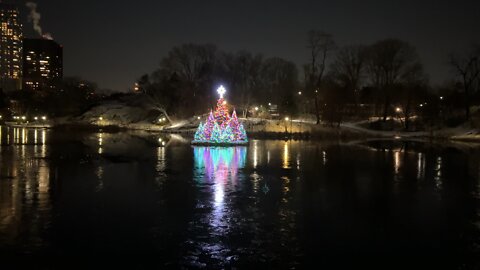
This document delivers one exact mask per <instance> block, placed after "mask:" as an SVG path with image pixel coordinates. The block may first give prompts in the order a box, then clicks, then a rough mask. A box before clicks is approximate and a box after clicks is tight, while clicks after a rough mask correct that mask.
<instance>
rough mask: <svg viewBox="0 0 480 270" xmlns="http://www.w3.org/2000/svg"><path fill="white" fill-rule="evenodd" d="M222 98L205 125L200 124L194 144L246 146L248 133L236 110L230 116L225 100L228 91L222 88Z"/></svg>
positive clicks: (220, 92) (220, 89)
mask: <svg viewBox="0 0 480 270" xmlns="http://www.w3.org/2000/svg"><path fill="white" fill-rule="evenodd" d="M217 91H218V94H219V95H220V98H219V99H218V101H217V107H216V108H215V111H214V112H212V111H211V112H210V114H209V116H208V119H207V121H206V122H205V123H200V125H199V126H198V128H197V131H196V132H195V137H194V140H193V141H192V143H193V144H232V145H234V144H246V143H248V138H247V133H246V132H245V128H244V127H243V125H242V123H240V121H238V118H237V113H236V112H235V110H234V111H233V113H232V116H231V117H230V115H229V114H228V108H227V102H226V101H225V99H224V98H223V95H224V94H225V92H226V90H225V88H223V86H221V87H220V88H219V89H218V90H217Z"/></svg>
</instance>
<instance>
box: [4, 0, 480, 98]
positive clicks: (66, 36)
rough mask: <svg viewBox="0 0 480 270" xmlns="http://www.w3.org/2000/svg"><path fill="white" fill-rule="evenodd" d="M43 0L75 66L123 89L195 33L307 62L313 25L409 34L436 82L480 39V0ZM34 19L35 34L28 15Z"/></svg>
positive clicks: (339, 34) (45, 16)
mask: <svg viewBox="0 0 480 270" xmlns="http://www.w3.org/2000/svg"><path fill="white" fill-rule="evenodd" d="M10 2H15V1H10ZM24 2H25V1H17V3H20V5H22V6H23V5H24V4H23V3H24ZM36 2H37V4H38V11H39V12H40V13H41V14H42V27H43V29H44V30H45V31H46V32H51V33H52V35H53V37H54V38H55V39H56V40H57V41H58V42H59V43H61V44H63V45H64V54H65V60H64V61H65V63H64V64H65V73H66V75H79V76H81V77H84V78H85V79H89V80H92V81H95V82H97V83H98V84H99V85H100V87H104V88H111V89H116V90H122V91H126V90H127V89H128V88H129V87H131V85H132V84H133V82H134V80H135V79H136V78H138V77H139V76H140V75H141V74H144V73H148V72H151V71H152V70H153V69H154V68H155V67H156V66H157V65H158V63H159V61H160V59H161V58H162V57H163V56H165V55H166V54H167V52H168V50H169V49H170V48H171V47H172V46H174V45H178V44H182V43H186V42H193V43H213V44H216V45H217V46H218V47H219V48H221V49H224V50H227V51H233V50H240V49H245V50H249V51H251V52H254V53H263V54H265V55H266V56H279V57H282V58H285V59H289V60H292V61H294V62H295V63H297V64H298V65H300V64H302V63H304V62H305V61H307V54H308V53H307V51H306V49H305V39H306V38H305V36H306V32H307V31H308V30H310V29H319V30H323V31H326V32H330V33H332V34H333V35H334V37H335V39H336V41H337V43H338V44H339V45H347V44H370V43H372V42H374V41H376V40H379V39H383V38H391V37H393V38H400V39H403V40H406V41H408V42H410V43H411V44H412V45H414V46H415V47H417V49H418V52H419V54H420V56H421V58H422V60H423V62H424V64H425V68H426V71H427V72H428V74H429V75H430V80H431V82H432V83H434V84H436V83H440V82H442V81H444V80H446V79H448V78H449V76H450V73H449V68H448V66H446V64H445V62H446V61H447V55H448V53H449V52H451V51H454V50H464V49H465V48H467V47H468V46H469V44H471V43H472V42H480V0H477V1H466V0H463V1H462V0H459V1H443V0H437V1H421V0H416V1H410V0H404V1H387V0H376V1H373V0H372V1H360V0H350V1H333V0H331V1H321V0H317V1H301V0H297V1H280V0H277V1H260V0H258V1H250V0H243V1H229V0H223V1H209V0H191V1H186V0H185V1H183V0H174V1H170V0H167V1H162V0H150V1H146V0H135V1H134V0H132V1H121V0H119V1H108V0H37V1H36ZM26 13H27V11H26V10H24V14H23V16H24V17H25V18H26V16H27V14H26ZM24 28H25V32H26V33H27V34H28V35H32V33H33V31H31V24H29V23H27V22H26V19H25V25H24Z"/></svg>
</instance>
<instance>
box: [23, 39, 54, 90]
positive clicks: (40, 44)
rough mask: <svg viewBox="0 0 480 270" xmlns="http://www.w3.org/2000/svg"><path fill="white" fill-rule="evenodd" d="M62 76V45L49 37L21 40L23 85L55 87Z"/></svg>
mask: <svg viewBox="0 0 480 270" xmlns="http://www.w3.org/2000/svg"><path fill="white" fill-rule="evenodd" d="M62 78H63V47H62V46H61V45H59V44H58V43H57V42H55V41H54V40H51V39H45V38H42V39H24V40H23V87H24V89H26V90H47V89H55V88H57V87H58V85H59V83H60V82H61V80H62Z"/></svg>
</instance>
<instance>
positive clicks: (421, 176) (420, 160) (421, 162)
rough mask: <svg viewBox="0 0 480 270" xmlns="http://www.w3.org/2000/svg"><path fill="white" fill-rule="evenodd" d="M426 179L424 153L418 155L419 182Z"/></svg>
mask: <svg viewBox="0 0 480 270" xmlns="http://www.w3.org/2000/svg"><path fill="white" fill-rule="evenodd" d="M424 178H425V156H424V155H423V153H418V154H417V180H422V179H424Z"/></svg>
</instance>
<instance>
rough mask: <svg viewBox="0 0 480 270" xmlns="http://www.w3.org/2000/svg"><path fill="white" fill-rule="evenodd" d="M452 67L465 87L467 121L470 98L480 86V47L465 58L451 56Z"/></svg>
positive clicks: (466, 118)
mask: <svg viewBox="0 0 480 270" xmlns="http://www.w3.org/2000/svg"><path fill="white" fill-rule="evenodd" d="M450 65H451V66H452V68H453V70H454V72H455V75H456V76H458V77H460V80H461V82H462V85H463V93H464V97H465V98H464V101H465V103H464V106H465V120H467V121H468V120H470V98H471V95H472V94H473V92H474V91H475V88H477V87H479V86H480V45H476V46H474V47H473V48H472V49H471V51H470V52H468V53H467V54H466V55H463V56H457V55H453V54H452V55H451V56H450Z"/></svg>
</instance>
